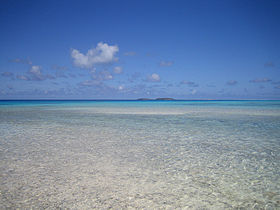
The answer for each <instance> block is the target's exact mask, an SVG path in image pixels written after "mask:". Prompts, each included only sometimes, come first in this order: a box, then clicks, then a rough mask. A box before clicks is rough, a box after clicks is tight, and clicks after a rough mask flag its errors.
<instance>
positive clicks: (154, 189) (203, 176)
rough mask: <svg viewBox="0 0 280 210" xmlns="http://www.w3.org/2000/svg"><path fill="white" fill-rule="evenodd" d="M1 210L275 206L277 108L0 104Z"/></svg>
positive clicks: (279, 151) (279, 156)
mask: <svg viewBox="0 0 280 210" xmlns="http://www.w3.org/2000/svg"><path fill="white" fill-rule="evenodd" d="M0 119H1V120H0V134H1V135H0V157H1V158H0V208H1V209H9V208H12V209H16V208H20V209H29V208H34V209H38V208H40V209H42V208H49V209H54V208H63V209H64V208H70V209H92V208H96V209H109V208H113V209H141V208H144V209H184V208H185V209H252V208H254V209H279V208H280V186H279V183H280V140H279V139H280V129H279V128H280V114H279V112H278V111H271V110H270V111H266V110H249V111H248V110H247V111H246V110H240V109H234V110H231V109H227V110H221V109H218V108H217V109H215V108H212V110H210V111H209V109H208V110H207V109H206V108H205V109H188V110H182V109H178V110H176V109H175V110H167V109H166V108H165V109H149V108H147V109H146V110H145V109H144V108H142V109H138V110H137V108H130V109H129V108H128V109H122V108H115V109H114V108H112V107H111V108H107V109H106V108H90V107H87V108H75V107H71V108H67V107H66V108H62V107H57V108H56V107H52V108H46V107H24V108H22V107H17V108H2V109H0Z"/></svg>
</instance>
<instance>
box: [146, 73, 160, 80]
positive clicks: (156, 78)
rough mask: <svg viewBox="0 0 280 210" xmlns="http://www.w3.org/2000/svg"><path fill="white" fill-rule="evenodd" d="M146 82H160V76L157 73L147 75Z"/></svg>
mask: <svg viewBox="0 0 280 210" xmlns="http://www.w3.org/2000/svg"><path fill="white" fill-rule="evenodd" d="M147 81H148V82H160V76H159V75H158V74H155V73H154V74H152V75H149V76H148V77H147Z"/></svg>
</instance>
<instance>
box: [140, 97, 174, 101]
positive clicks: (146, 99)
mask: <svg viewBox="0 0 280 210" xmlns="http://www.w3.org/2000/svg"><path fill="white" fill-rule="evenodd" d="M137 100H138V101H173V100H175V99H174V98H156V99H151V98H138V99H137Z"/></svg>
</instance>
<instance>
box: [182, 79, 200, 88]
mask: <svg viewBox="0 0 280 210" xmlns="http://www.w3.org/2000/svg"><path fill="white" fill-rule="evenodd" d="M180 84H181V85H188V86H189V87H198V86H199V85H198V84H196V83H195V82H191V81H187V80H183V81H181V82H180Z"/></svg>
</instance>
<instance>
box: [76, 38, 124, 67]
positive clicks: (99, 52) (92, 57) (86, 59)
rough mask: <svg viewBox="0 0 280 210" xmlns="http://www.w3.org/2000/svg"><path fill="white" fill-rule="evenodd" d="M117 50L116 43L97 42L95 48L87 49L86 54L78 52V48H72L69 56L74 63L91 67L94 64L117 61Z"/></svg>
mask: <svg viewBox="0 0 280 210" xmlns="http://www.w3.org/2000/svg"><path fill="white" fill-rule="evenodd" d="M118 51H119V48H118V46H117V45H114V46H113V45H112V46H110V45H108V44H106V43H103V42H99V43H98V44H97V46H96V48H93V49H90V50H88V52H87V53H86V54H83V53H80V51H79V50H76V49H72V50H71V57H72V58H73V61H74V64H75V65H76V66H78V67H81V68H91V67H93V66H94V65H95V64H104V63H110V62H114V61H117V58H116V57H115V54H116V53H117V52H118Z"/></svg>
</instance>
